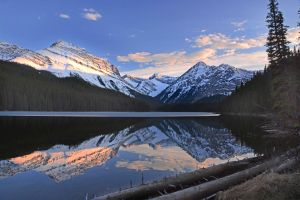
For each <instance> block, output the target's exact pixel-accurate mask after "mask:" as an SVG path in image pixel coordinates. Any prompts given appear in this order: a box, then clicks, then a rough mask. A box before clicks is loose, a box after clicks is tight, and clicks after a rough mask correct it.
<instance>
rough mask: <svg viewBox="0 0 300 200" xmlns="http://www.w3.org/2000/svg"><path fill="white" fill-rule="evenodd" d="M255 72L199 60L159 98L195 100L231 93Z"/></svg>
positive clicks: (165, 99) (166, 100) (174, 101)
mask: <svg viewBox="0 0 300 200" xmlns="http://www.w3.org/2000/svg"><path fill="white" fill-rule="evenodd" d="M253 75H254V72H252V71H247V70H243V69H238V68H235V67H233V66H230V65H226V64H222V65H219V66H209V65H207V64H205V63H204V62H199V63H197V64H196V65H194V66H193V67H192V68H190V69H189V70H188V71H187V72H185V73H184V74H183V75H182V76H180V77H179V78H178V79H177V80H176V81H175V82H174V83H173V84H171V85H170V86H169V87H167V88H166V89H165V90H164V91H162V93H160V94H159V95H158V96H157V98H158V99H159V100H160V101H162V102H164V103H188V102H195V101H197V100H200V99H202V98H205V97H210V96H216V95H229V94H230V93H231V92H232V91H233V90H234V89H235V88H236V86H239V85H240V84H241V83H242V82H246V81H247V80H249V79H251V77H252V76H253Z"/></svg>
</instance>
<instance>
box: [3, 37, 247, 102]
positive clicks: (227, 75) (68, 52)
mask: <svg viewBox="0 0 300 200" xmlns="http://www.w3.org/2000/svg"><path fill="white" fill-rule="evenodd" d="M0 60H5V61H11V62H17V63H21V64H25V65H29V66H31V67H34V68H36V69H38V70H47V71H49V72H51V73H53V74H54V75H56V76H58V77H69V76H77V77H80V78H81V79H83V80H85V81H86V82H88V83H90V84H92V85H95V86H98V87H100V88H107V89H111V90H115V91H118V92H121V93H123V94H126V95H128V96H131V97H138V96H139V95H146V96H149V97H153V98H156V99H158V100H160V101H161V102H163V103H189V102H195V101H197V100H200V99H202V98H205V97H210V96H215V95H229V94H230V93H231V92H232V91H233V90H234V89H235V88H236V86H238V85H240V84H241V82H246V81H247V80H249V79H251V77H252V76H253V72H252V71H247V70H243V69H238V68H235V67H232V66H229V65H225V64H222V65H220V66H208V65H206V64H205V63H203V62H199V63H197V64H196V65H195V66H193V67H192V68H190V69H189V70H188V71H187V72H185V73H184V74H183V75H181V76H180V77H170V76H165V75H160V74H154V75H152V76H150V77H149V78H147V79H146V78H139V77H133V76H130V75H124V76H121V75H120V72H119V70H118V68H117V67H116V66H114V65H112V64H111V63H109V62H108V61H107V60H106V59H104V58H100V57H97V56H94V55H92V54H90V53H89V52H88V51H86V50H85V49H83V48H81V47H78V46H75V45H73V44H70V43H67V42H64V41H58V42H55V43H53V44H52V45H51V46H50V47H48V48H45V49H43V50H40V51H32V50H29V49H25V48H21V47H19V46H17V45H13V44H9V43H4V42H2V43H1V42H0Z"/></svg>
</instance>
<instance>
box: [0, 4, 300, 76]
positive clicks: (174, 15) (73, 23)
mask: <svg viewBox="0 0 300 200" xmlns="http://www.w3.org/2000/svg"><path fill="white" fill-rule="evenodd" d="M267 3H268V1H267V0H251V1H249V0H226V1H220V0H26V1H24V0H0V5H1V12H0V27H1V29H0V40H1V41H7V42H10V43H15V44H18V45H20V46H22V47H26V48H29V49H33V50H39V49H42V48H45V47H47V46H49V45H50V44H52V43H53V42H54V41H57V40H65V41H68V42H71V43H74V44H76V45H79V46H82V47H84V48H86V49H87V50H88V51H90V52H91V53H93V54H95V55H97V56H101V57H105V58H107V59H108V60H109V61H110V62H111V63H113V64H115V65H117V66H118V67H119V69H120V70H121V71H122V72H123V73H130V74H133V75H136V76H148V75H150V74H152V73H153V72H160V73H164V74H169V75H179V74H181V73H183V72H184V71H186V70H187V69H188V68H189V67H191V66H192V65H193V64H195V63H196V62H197V61H200V60H202V61H205V62H207V63H208V64H214V65H218V64H221V63H228V64H231V65H235V66H237V67H242V68H246V69H261V68H263V66H264V64H265V63H266V55H265V53H264V47H263V44H264V40H265V34H266V32H267V29H266V27H265V17H266V13H267V9H266V8H267ZM279 4H280V10H281V11H283V13H284V16H285V19H286V24H287V25H288V26H290V30H289V33H290V34H289V37H290V40H291V41H292V42H293V44H294V43H296V40H295V38H296V33H297V31H298V30H296V29H295V27H296V24H297V20H298V16H297V9H298V8H299V7H300V2H299V0H279Z"/></svg>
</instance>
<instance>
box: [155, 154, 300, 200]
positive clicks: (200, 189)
mask: <svg viewBox="0 0 300 200" xmlns="http://www.w3.org/2000/svg"><path fill="white" fill-rule="evenodd" d="M286 156H287V155H284V156H280V157H277V158H274V159H272V160H269V161H267V162H264V163H262V164H259V165H256V166H254V167H252V168H250V169H246V170H243V171H240V172H237V173H235V174H231V175H229V176H225V177H223V178H220V179H218V180H213V181H210V182H207V183H203V184H200V185H197V186H193V187H189V188H186V189H184V190H180V191H177V192H174V193H171V194H168V195H163V196H160V197H157V198H153V199H152V200H179V199H180V200H194V199H202V198H205V197H208V196H210V195H213V194H215V193H217V192H218V191H221V190H225V189H228V188H229V187H231V186H234V185H237V184H239V183H242V182H244V181H246V180H248V179H250V178H252V177H254V176H257V175H259V174H261V173H263V172H265V171H266V170H268V169H271V168H274V167H275V169H276V170H278V171H282V170H285V169H286V168H288V167H290V166H291V165H294V164H295V161H296V160H295V159H294V158H291V159H290V160H287V161H288V162H286V164H282V163H283V162H284V161H285V160H286V159H287V157H286ZM276 166H278V167H276Z"/></svg>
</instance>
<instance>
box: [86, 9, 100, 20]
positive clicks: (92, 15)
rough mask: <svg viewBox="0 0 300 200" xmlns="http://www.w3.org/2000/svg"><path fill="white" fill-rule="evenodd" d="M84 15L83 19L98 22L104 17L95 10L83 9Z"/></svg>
mask: <svg viewBox="0 0 300 200" xmlns="http://www.w3.org/2000/svg"><path fill="white" fill-rule="evenodd" d="M83 11H84V13H83V14H82V16H83V18H85V19H87V20H90V21H98V20H99V19H101V18H102V15H101V14H100V13H99V12H98V11H96V10H95V9H93V8H85V9H83Z"/></svg>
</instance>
